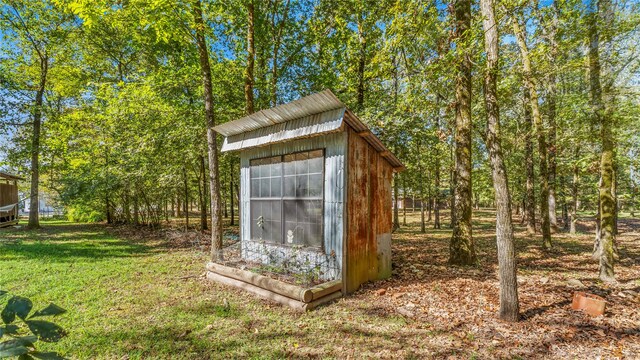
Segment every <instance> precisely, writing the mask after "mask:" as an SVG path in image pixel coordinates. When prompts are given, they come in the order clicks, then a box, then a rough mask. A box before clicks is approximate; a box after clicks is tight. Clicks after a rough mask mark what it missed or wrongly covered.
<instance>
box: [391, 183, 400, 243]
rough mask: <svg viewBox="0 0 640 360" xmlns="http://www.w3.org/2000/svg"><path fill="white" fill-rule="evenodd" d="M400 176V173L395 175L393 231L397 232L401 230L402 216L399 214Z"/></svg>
mask: <svg viewBox="0 0 640 360" xmlns="http://www.w3.org/2000/svg"><path fill="white" fill-rule="evenodd" d="M398 177H400V175H399V174H398V173H395V174H393V230H394V231H395V230H397V229H399V228H400V214H399V213H398V201H399V199H398V195H399V191H398V187H399V186H398V183H399V182H400V180H399V179H398Z"/></svg>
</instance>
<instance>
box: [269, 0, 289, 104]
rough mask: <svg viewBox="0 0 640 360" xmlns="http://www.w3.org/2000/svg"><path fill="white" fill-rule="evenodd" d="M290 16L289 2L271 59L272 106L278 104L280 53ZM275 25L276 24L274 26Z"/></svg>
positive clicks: (285, 8)
mask: <svg viewBox="0 0 640 360" xmlns="http://www.w3.org/2000/svg"><path fill="white" fill-rule="evenodd" d="M288 14H289V0H287V2H286V3H285V5H284V13H283V14H282V19H281V20H280V24H279V26H278V31H277V33H276V34H275V41H274V44H273V57H272V58H271V106H276V105H277V104H278V54H279V53H280V43H281V42H282V31H283V30H284V26H285V24H286V22H287V16H288ZM274 25H275V24H274Z"/></svg>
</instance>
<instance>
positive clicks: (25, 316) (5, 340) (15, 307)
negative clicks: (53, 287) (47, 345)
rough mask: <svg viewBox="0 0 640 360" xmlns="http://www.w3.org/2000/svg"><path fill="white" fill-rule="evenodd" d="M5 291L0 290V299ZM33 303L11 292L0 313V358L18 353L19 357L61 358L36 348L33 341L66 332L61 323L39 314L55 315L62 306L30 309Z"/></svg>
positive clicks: (49, 339)
mask: <svg viewBox="0 0 640 360" xmlns="http://www.w3.org/2000/svg"><path fill="white" fill-rule="evenodd" d="M6 296H7V292H6V291H3V290H0V300H2V299H3V298H5V297H6ZM32 309H33V303H32V302H31V300H29V299H27V298H25V297H22V296H12V297H11V298H9V300H8V301H7V302H6V304H5V306H4V309H3V310H2V312H1V313H0V317H2V322H3V325H2V326H0V358H9V357H19V359H21V360H22V359H63V357H62V356H61V355H59V354H58V353H55V352H40V351H37V350H36V347H35V343H36V342H37V341H38V340H39V341H44V342H58V341H60V340H61V339H62V338H63V337H65V336H66V332H65V331H64V329H63V328H62V327H60V326H59V325H56V324H54V323H52V322H49V321H45V320H41V318H42V317H48V316H56V315H60V314H62V313H65V312H66V310H65V309H63V308H61V307H59V306H57V305H56V304H53V303H51V304H49V306H47V307H45V308H44V309H42V310H38V311H36V312H31V310H32Z"/></svg>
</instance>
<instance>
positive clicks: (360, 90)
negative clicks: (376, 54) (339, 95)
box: [356, 19, 367, 111]
mask: <svg viewBox="0 0 640 360" xmlns="http://www.w3.org/2000/svg"><path fill="white" fill-rule="evenodd" d="M362 22H363V19H359V21H358V41H359V45H360V54H359V56H358V72H357V77H358V85H357V89H356V108H357V109H358V110H359V111H362V110H364V92H365V85H364V71H365V67H366V64H367V39H366V38H365V36H364V29H362V26H363V25H362Z"/></svg>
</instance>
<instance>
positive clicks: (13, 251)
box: [0, 223, 153, 262]
mask: <svg viewBox="0 0 640 360" xmlns="http://www.w3.org/2000/svg"><path fill="white" fill-rule="evenodd" d="M0 240H1V241H0V249H2V252H1V253H0V260H8V259H40V260H43V261H52V262H74V261H87V260H89V261H98V260H102V259H106V258H116V257H135V256H142V255H144V254H145V253H148V252H150V251H152V250H153V247H151V246H147V245H144V244H133V243H130V242H128V241H124V240H119V239H115V238H114V237H113V236H111V235H109V234H107V233H106V232H105V231H104V228H102V227H101V226H100V225H85V224H69V223H66V224H55V225H47V226H46V227H43V228H41V229H36V230H33V229H26V228H13V229H9V230H5V231H3V232H0Z"/></svg>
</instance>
